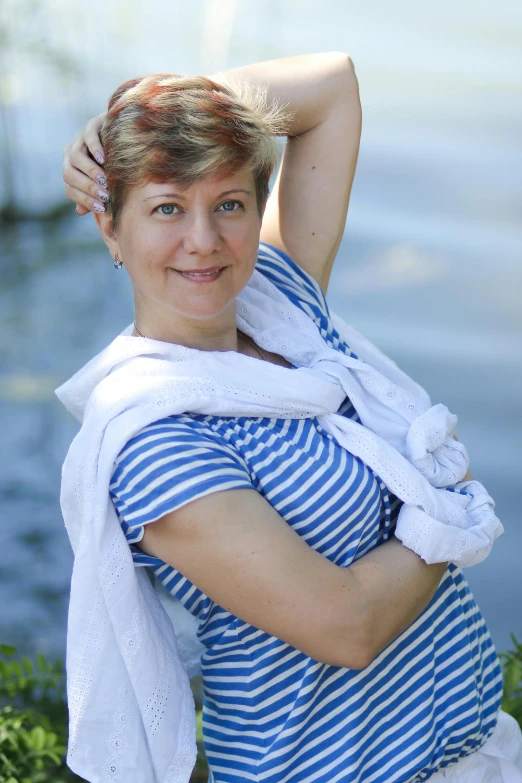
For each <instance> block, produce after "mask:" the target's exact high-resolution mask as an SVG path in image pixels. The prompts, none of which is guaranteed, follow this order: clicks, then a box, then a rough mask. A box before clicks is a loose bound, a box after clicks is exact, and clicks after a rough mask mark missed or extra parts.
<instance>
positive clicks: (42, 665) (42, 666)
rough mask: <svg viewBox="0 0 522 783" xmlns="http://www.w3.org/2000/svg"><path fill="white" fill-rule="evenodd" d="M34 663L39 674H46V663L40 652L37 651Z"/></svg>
mask: <svg viewBox="0 0 522 783" xmlns="http://www.w3.org/2000/svg"><path fill="white" fill-rule="evenodd" d="M36 665H37V666H38V671H39V672H40V674H47V663H46V660H45V656H44V655H43V654H42V653H38V655H37V656H36Z"/></svg>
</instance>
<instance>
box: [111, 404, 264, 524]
mask: <svg viewBox="0 0 522 783" xmlns="http://www.w3.org/2000/svg"><path fill="white" fill-rule="evenodd" d="M206 418H208V417H203V416H199V415H194V416H191V415H186V414H177V415H173V416H168V417H166V418H164V419H160V420H158V421H155V422H153V423H152V424H149V425H148V426H147V427H144V428H143V429H142V430H140V431H139V432H138V433H137V434H136V435H134V436H133V437H132V438H131V439H130V440H128V441H127V443H126V444H125V446H124V447H123V448H122V449H121V451H120V453H119V454H118V457H117V458H116V460H115V462H114V466H113V472H112V476H111V481H110V485H109V493H110V496H111V499H112V501H113V503H114V505H115V507H116V510H117V511H118V513H119V516H120V517H121V518H122V519H124V520H125V521H126V522H127V523H128V524H129V525H131V526H132V527H136V526H138V525H142V524H145V523H147V522H151V521H154V520H155V519H158V518H159V516H161V515H162V514H164V513H166V512H167V511H172V510H174V509H175V508H178V507H180V506H182V505H184V504H185V503H188V502H190V501H192V500H194V499H196V498H197V497H202V496H203V495H206V494H209V493H211V492H215V491H218V490H222V489H231V488H244V487H248V488H251V486H252V484H251V478H250V473H249V470H248V466H247V464H246V462H245V460H244V459H243V457H242V455H241V454H240V453H239V451H238V450H236V449H235V448H234V447H233V445H232V444H229V443H227V441H226V440H225V439H224V438H223V437H221V436H220V434H219V433H217V432H215V431H213V430H212V429H211V427H210V426H209V425H208V424H207V423H206V422H205V421H204V419H206Z"/></svg>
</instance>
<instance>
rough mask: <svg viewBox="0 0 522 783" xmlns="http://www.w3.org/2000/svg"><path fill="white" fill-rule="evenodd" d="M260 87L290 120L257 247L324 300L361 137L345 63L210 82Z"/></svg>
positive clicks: (312, 62) (309, 58)
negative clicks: (313, 285)
mask: <svg viewBox="0 0 522 783" xmlns="http://www.w3.org/2000/svg"><path fill="white" fill-rule="evenodd" d="M212 78H213V79H214V80H215V81H218V82H220V81H221V82H223V83H225V84H228V85H230V86H231V87H232V88H233V86H234V81H236V80H239V81H242V82H244V81H247V82H252V83H254V84H259V85H265V86H266V87H267V88H268V98H269V100H271V101H276V102H277V103H282V104H283V105H284V106H285V108H286V110H287V111H288V112H289V114H290V115H291V120H290V122H289V124H288V127H287V134H288V142H287V144H286V145H285V149H284V153H283V160H282V162H281V167H280V170H279V173H278V176H277V179H276V182H275V185H274V188H273V190H272V193H271V195H270V197H269V199H268V203H267V207H266V211H265V215H264V218H263V225H262V228H261V240H262V241H263V242H268V243H269V244H271V245H275V247H278V248H280V249H281V250H284V251H285V252H286V253H288V255H290V256H291V257H292V258H293V259H294V261H295V262H296V263H297V264H299V266H301V267H302V268H303V269H304V270H305V271H307V272H308V273H309V274H310V275H311V276H312V277H313V278H314V279H315V280H317V282H318V283H319V285H320V286H321V288H322V289H323V291H324V293H326V290H327V287H328V280H329V278H330V273H331V271H332V265H333V262H334V260H335V256H336V253H337V250H338V248H339V244H340V242H341V239H342V236H343V232H344V226H345V223H346V215H347V212H348V202H349V199H350V192H351V188H352V182H353V178H354V174H355V167H356V165H357V156H358V153H359V140H360V136H361V122H362V119H361V104H360V100H359V89H358V83H357V78H356V76H355V72H354V68H353V63H352V61H351V59H350V57H349V56H348V55H347V54H343V53H341V52H328V53H324V54H307V55H300V56H296V57H283V58H281V59H279V60H268V61H266V62H261V63H256V64H254V65H247V66H244V67H242V68H234V69H232V70H229V71H225V72H224V73H222V74H216V75H215V76H213V77H212Z"/></svg>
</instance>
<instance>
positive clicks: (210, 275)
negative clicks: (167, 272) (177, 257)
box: [174, 267, 226, 283]
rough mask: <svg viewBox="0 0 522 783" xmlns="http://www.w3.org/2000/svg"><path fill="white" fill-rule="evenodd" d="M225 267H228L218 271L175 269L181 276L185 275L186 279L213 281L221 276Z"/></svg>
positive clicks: (196, 281)
mask: <svg viewBox="0 0 522 783" xmlns="http://www.w3.org/2000/svg"><path fill="white" fill-rule="evenodd" d="M224 269H226V267H223V269H218V271H217V272H180V271H179V270H177V269H175V270H174V271H175V272H177V273H178V275H181V277H184V278H185V280H192V281H193V282H195V283H212V282H213V281H214V280H217V279H218V277H220V275H221V273H222V272H223V271H224Z"/></svg>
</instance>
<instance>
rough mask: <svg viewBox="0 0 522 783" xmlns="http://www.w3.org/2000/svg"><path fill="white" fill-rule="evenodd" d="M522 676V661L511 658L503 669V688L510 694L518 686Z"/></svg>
mask: <svg viewBox="0 0 522 783" xmlns="http://www.w3.org/2000/svg"><path fill="white" fill-rule="evenodd" d="M521 678H522V663H521V662H520V661H519V660H518V659H517V658H513V659H512V660H511V661H509V663H508V664H507V666H506V667H505V669H504V688H505V691H506V693H507V694H512V693H514V691H516V690H517V689H518V688H519V687H520V680H521Z"/></svg>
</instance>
